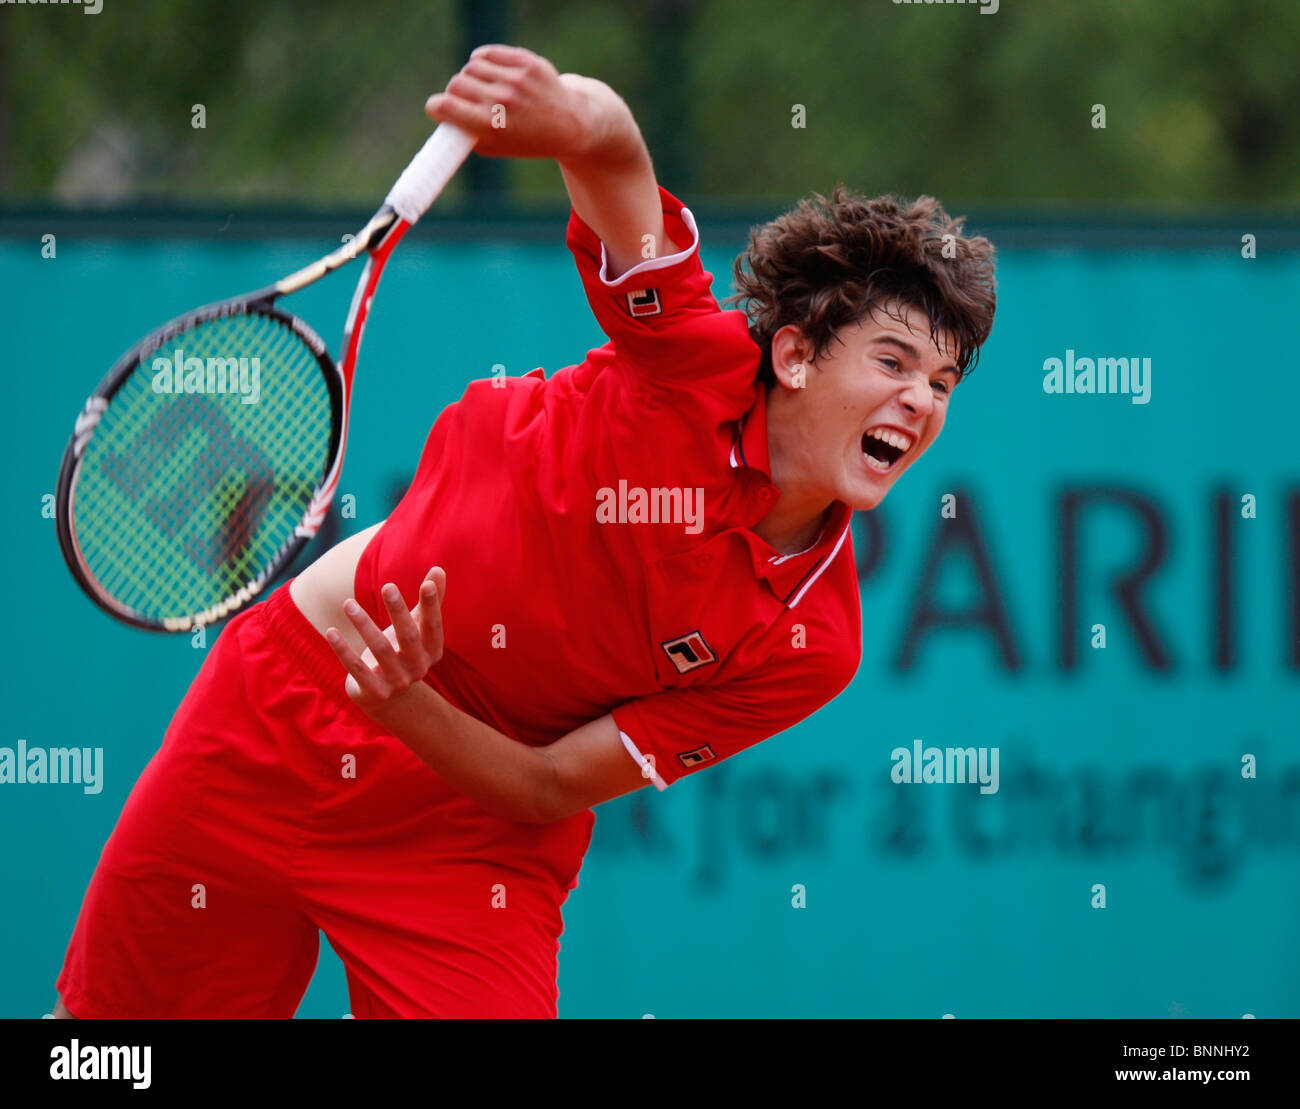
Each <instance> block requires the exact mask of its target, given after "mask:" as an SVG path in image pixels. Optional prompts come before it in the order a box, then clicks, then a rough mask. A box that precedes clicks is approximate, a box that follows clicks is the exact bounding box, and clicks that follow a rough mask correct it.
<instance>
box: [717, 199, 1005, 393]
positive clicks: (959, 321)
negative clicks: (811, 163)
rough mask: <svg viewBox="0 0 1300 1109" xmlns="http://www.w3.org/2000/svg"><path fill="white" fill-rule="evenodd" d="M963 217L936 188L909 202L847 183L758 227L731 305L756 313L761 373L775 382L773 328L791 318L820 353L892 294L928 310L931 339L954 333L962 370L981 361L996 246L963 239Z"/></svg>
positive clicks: (993, 301) (753, 326) (989, 325)
mask: <svg viewBox="0 0 1300 1109" xmlns="http://www.w3.org/2000/svg"><path fill="white" fill-rule="evenodd" d="M964 222H965V220H964V218H963V219H956V220H953V219H950V218H949V217H948V214H947V213H946V212H945V211H944V210H943V208H942V207H941V206H940V204H939V202H938V201H937V200H935V199H934V197H931V196H921V197H917V198H916V199H915V200H914V201H912V202H911V203H910V204H909V203H906V202H903V201H900V200H897V199H896V198H894V197H892V196H880V197H876V198H875V199H874V200H871V199H868V198H866V197H864V196H859V195H858V194H856V193H853V192H850V191H848V190H846V189H845V188H844V187H843V186H842V185H841V186H838V187H836V189H835V191H834V192H833V193H832V194H831V196H830V198H829V199H828V198H826V197H824V196H822V195H820V194H814V195H813V196H812V197H811V198H808V199H805V200H801V201H800V202H799V204H798V205H797V206H796V207H795V208H793V209H791V210H790V211H789V212H786V213H785V214H784V215H782V216H778V217H777V218H776V219H774V220H772V221H771V222H769V223H766V224H764V225H763V226H761V227H756V228H754V229H753V230H751V231H750V234H749V248H748V249H747V250H746V251H745V253H744V254H742V255H740V257H739V258H737V259H736V263H735V275H736V288H737V289H738V292H737V293H736V294H735V295H733V296H731V297H728V298H727V304H729V305H731V304H735V305H739V306H741V307H742V308H743V309H744V311H745V313H746V314H747V315H748V316H749V331H750V334H751V335H752V336H753V338H754V341H755V342H756V343H757V344H758V345H759V347H760V348H761V349H762V352H763V356H762V360H761V361H760V363H759V369H758V380H759V381H761V382H763V383H764V384H765V385H768V386H772V385H775V384H776V375H775V374H774V373H773V372H772V336H773V335H775V334H776V332H777V331H779V330H780V329H781V328H782V327H784V326H786V325H787V324H795V325H797V326H798V327H799V329H800V330H801V331H802V332H803V333H804V335H805V336H807V338H808V339H809V340H811V341H812V343H813V344H814V346H815V350H816V355H817V356H820V355H821V354H824V353H825V352H826V351H827V350H828V349H829V348H830V344H831V342H832V340H834V338H835V332H836V331H837V330H838V329H839V328H841V327H843V326H844V325H845V324H850V323H854V322H856V321H859V320H862V319H864V318H865V317H867V316H868V315H869V314H870V313H871V312H872V311H873V310H874V309H876V308H883V307H884V306H885V305H886V304H887V303H888V302H890V301H894V302H896V303H897V304H899V305H902V306H905V307H914V308H917V309H920V310H921V311H922V312H924V313H925V314H926V316H927V317H928V318H929V321H930V337H931V339H933V340H935V341H937V339H938V334H939V332H941V331H946V332H948V333H949V334H950V335H951V336H952V337H953V338H954V339H955V340H956V342H957V347H958V358H957V368H958V369H959V370H960V371H961V374H962V377H963V378H964V377H965V376H966V375H967V374H968V373H969V372H970V371H971V370H973V369H974V368H975V365H976V363H977V362H978V361H979V348H980V347H981V346H982V345H983V343H984V341H985V340H986V339H987V338H988V336H989V332H990V331H991V330H992V329H993V313H994V310H995V308H996V306H997V292H996V288H997V286H996V284H995V282H994V275H993V269H994V252H993V244H992V243H990V242H989V241H988V240H987V239H984V238H977V237H971V238H965V237H963V235H962V231H963V225H964ZM949 236H951V238H948V237H949ZM945 255H946V256H945Z"/></svg>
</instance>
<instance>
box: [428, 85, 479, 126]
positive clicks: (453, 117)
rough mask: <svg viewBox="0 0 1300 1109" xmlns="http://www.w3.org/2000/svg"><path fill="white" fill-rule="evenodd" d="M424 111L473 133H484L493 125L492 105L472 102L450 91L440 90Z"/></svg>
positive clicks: (436, 119)
mask: <svg viewBox="0 0 1300 1109" xmlns="http://www.w3.org/2000/svg"><path fill="white" fill-rule="evenodd" d="M424 112H425V115H427V116H428V117H429V118H430V119H432V120H435V121H437V122H438V123H454V124H455V125H456V126H457V127H460V128H462V129H463V130H465V131H468V132H469V133H470V134H471V135H482V134H484V133H485V132H487V131H489V130H491V127H492V118H491V114H492V108H491V106H490V105H487V104H472V103H470V102H469V101H468V100H462V99H460V98H459V97H457V96H452V95H451V94H450V93H445V92H439V93H435V94H434V95H433V96H431V97H429V99H428V101H427V102H426V103H425V105H424Z"/></svg>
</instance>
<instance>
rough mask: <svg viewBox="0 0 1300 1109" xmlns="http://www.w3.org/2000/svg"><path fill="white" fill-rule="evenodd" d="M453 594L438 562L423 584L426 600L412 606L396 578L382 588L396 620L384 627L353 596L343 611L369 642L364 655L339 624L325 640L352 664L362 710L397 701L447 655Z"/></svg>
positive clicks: (353, 691) (354, 695) (351, 692)
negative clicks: (445, 628)
mask: <svg viewBox="0 0 1300 1109" xmlns="http://www.w3.org/2000/svg"><path fill="white" fill-rule="evenodd" d="M446 592H447V574H446V572H445V571H444V570H443V569H442V567H441V566H435V567H433V569H431V570H430V571H429V573H428V574H427V575H425V578H424V581H423V582H421V583H420V598H419V600H418V601H417V603H416V605H415V607H414V608H413V609H409V610H408V609H407V607H406V602H405V601H404V600H403V599H402V594H401V591H400V590H399V589H398V588H397V586H396V585H393V584H392V583H391V582H390V583H389V584H387V585H385V586H384V588H383V589H382V590H380V596H381V597H382V598H383V602H384V607H385V608H386V609H387V610H388V616H389V618H390V619H391V621H392V624H391V625H390V626H389V627H388V628H386V629H385V630H384V631H380V630H379V628H378V627H377V626H376V624H375V622H374V621H373V620H372V619H370V617H369V615H367V613H366V611H365V609H363V608H362V607H361V606H360V605H359V604H357V602H356V601H355V600H353V599H352V598H349V599H348V600H347V601H346V602H345V603H344V605H343V611H344V613H345V614H346V615H347V618H348V619H349V620H351V621H352V626H353V627H355V628H356V629H357V631H358V632H359V633H360V635H361V638H362V639H363V640H364V641H365V643H366V645H367V646H366V650H365V652H364V653H363V654H360V655H358V654H357V653H356V651H354V650H353V649H352V647H351V646H350V645H349V644H348V642H347V640H346V639H344V638H343V635H342V634H341V633H340V632H339V630H338V629H337V628H328V629H326V631H325V639H326V640H327V641H328V642H329V645H330V646H331V647H332V648H333V649H334V653H335V654H336V655H337V656H338V659H339V661H340V662H341V663H343V665H344V666H345V667H346V668H347V671H348V679H347V683H346V685H345V688H346V690H347V694H348V696H349V697H350V698H351V699H352V700H353V701H354V702H355V703H356V704H357V706H358V707H360V708H361V709H362V711H364V712H366V713H373V712H374V711H375V710H378V709H382V708H384V707H385V706H386V705H388V704H391V703H392V701H393V700H394V699H396V698H397V697H399V696H400V695H401V694H403V693H404V692H406V690H408V689H409V688H410V687H411V686H412V685H414V684H415V683H416V682H418V681H421V680H422V679H423V678H424V676H425V674H427V673H428V672H429V670H430V669H431V668H432V667H434V666H436V665H437V663H438V661H439V659H441V658H442V598H443V597H444V596H445V595H446Z"/></svg>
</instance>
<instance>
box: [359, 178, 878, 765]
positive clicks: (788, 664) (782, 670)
mask: <svg viewBox="0 0 1300 1109" xmlns="http://www.w3.org/2000/svg"><path fill="white" fill-rule="evenodd" d="M660 191H661V194H662V199H663V204H664V222H665V226H666V229H667V231H668V234H669V236H670V237H671V238H672V239H673V240H674V243H675V244H676V247H677V252H676V253H673V254H671V255H667V256H664V257H661V258H655V259H650V260H647V261H644V262H642V263H640V264H639V265H637V266H636V267H634V268H633V269H632V270H629V271H628V272H627V273H625V274H623V275H622V276H621V277H620V278H618V279H617V280H615V281H608V280H606V278H605V262H604V248H603V247H602V246H601V244H600V242H599V240H598V239H597V237H596V236H595V234H594V233H593V232H592V231H591V229H590V228H588V227H587V226H586V225H585V224H584V223H583V222H582V221H581V220H580V219H578V217H577V215H576V214H575V215H573V216H572V217H571V218H570V221H569V229H568V245H569V248H570V250H571V251H572V252H573V255H574V258H575V260H576V261H577V265H578V272H579V274H580V276H581V278H582V282H583V286H584V288H585V289H586V292H587V298H588V301H589V302H590V304H591V308H592V311H593V312H594V313H595V316H596V319H597V321H598V322H599V323H600V325H601V328H602V330H603V331H604V332H605V334H606V336H608V338H609V340H610V341H609V342H608V343H607V344H606V345H605V346H603V347H600V348H599V349H597V350H593V351H591V352H589V353H588V355H587V357H586V359H585V360H584V361H583V362H582V363H580V364H579V365H576V366H569V367H567V368H565V369H563V370H560V371H559V372H558V373H556V374H555V375H554V376H552V377H551V378H549V379H545V378H544V377H543V374H542V371H541V370H534V371H533V372H532V373H530V374H528V375H527V376H525V377H522V378H498V379H496V380H495V381H492V380H485V381H475V382H472V383H471V384H470V386H469V387H468V388H467V389H466V391H465V395H464V396H463V397H462V399H461V400H459V401H457V402H456V403H455V404H452V405H450V406H448V408H447V409H446V410H445V411H444V412H443V413H442V414H441V415H440V416H439V417H438V420H437V422H436V423H435V424H434V426H433V429H432V431H431V432H430V433H429V438H428V441H427V442H426V444H425V448H424V452H423V454H422V456H421V459H420V464H419V468H418V470H417V472H416V475H415V479H414V481H413V482H412V484H411V487H410V489H409V490H408V491H407V493H406V495H405V497H403V499H402V501H401V503H400V504H398V506H397V508H396V509H395V510H394V511H393V513H392V515H391V516H389V518H388V520H387V522H386V523H385V524H384V526H383V527H382V528H380V530H379V531H378V532H377V533H376V534H375V537H374V538H373V539H372V540H371V541H370V543H369V545H368V546H367V548H366V551H365V553H364V554H363V555H362V558H361V561H360V563H359V564H358V567H357V576H356V597H357V601H358V603H360V604H361V605H362V607H363V608H365V610H366V611H367V612H368V613H369V614H370V615H371V616H372V617H373V618H374V619H375V621H376V622H377V623H378V624H379V625H380V626H381V627H384V626H386V625H387V624H388V618H387V613H386V611H385V609H384V606H383V603H382V602H381V601H380V599H379V589H380V588H381V587H382V585H383V584H384V583H386V582H389V581H392V582H395V583H396V584H397V585H398V587H399V588H400V589H401V590H402V594H403V596H404V597H405V598H406V599H407V601H408V603H413V602H414V600H415V598H416V595H417V592H418V588H419V583H420V581H421V580H422V579H423V577H424V575H425V574H426V573H427V572H428V570H429V567H431V566H434V565H440V566H442V567H444V568H445V569H446V571H447V597H446V602H445V604H444V609H443V621H444V630H445V634H446V646H445V651H444V655H443V659H442V661H441V662H440V663H439V664H438V666H437V667H435V668H434V669H433V670H432V671H431V672H430V674H429V675H428V677H427V678H426V681H428V682H429V683H430V684H431V685H432V686H433V687H434V688H435V689H437V690H438V691H439V692H441V693H442V694H443V695H444V696H445V697H447V698H448V699H449V700H450V701H451V702H452V703H453V704H455V705H457V706H458V707H460V708H461V709H463V710H464V711H466V712H469V713H470V714H471V715H473V716H476V717H478V718H479V719H481V720H483V721H485V722H486V723H488V724H491V725H492V726H493V727H495V728H497V729H499V730H500V731H502V732H505V733H506V734H507V735H510V736H513V737H514V738H516V739H518V740H520V741H521V742H524V743H529V744H533V745H544V744H547V743H551V742H553V741H554V740H556V739H558V738H559V737H560V736H562V735H564V734H565V733H567V732H569V731H572V730H573V729H574V728H576V727H578V726H579V725H581V724H584V723H586V722H587V721H590V720H593V719H595V718H597V717H599V716H603V715H605V714H606V713H609V712H612V713H613V716H614V719H615V721H616V722H617V724H618V727H619V729H620V731H621V732H622V734H623V742H624V745H625V746H626V747H627V749H628V752H629V754H630V756H631V757H633V758H635V759H636V760H637V761H638V762H639V763H641V765H642V767H643V770H644V771H645V772H646V774H647V777H651V778H652V779H653V780H654V782H655V784H656V785H657V786H658V787H659V788H661V789H663V788H665V787H666V786H667V784H669V783H671V782H673V781H674V780H675V779H677V778H679V777H681V776H682V775H684V774H687V773H690V772H691V771H693V770H695V769H697V768H699V767H702V766H708V765H711V764H713V763H715V762H718V761H720V760H722V759H724V758H727V757H728V756H729V755H733V754H735V753H736V752H737V751H740V750H743V749H744V748H746V747H749V746H751V745H752V744H755V743H757V742H759V741H760V740H763V739H766V738H768V737H769V736H772V735H775V734H776V733H778V732H780V731H783V730H784V729H786V728H789V727H790V726H792V725H793V724H795V723H797V722H798V721H800V720H802V719H804V717H806V716H808V715H810V714H811V713H813V712H815V711H816V710H817V709H818V708H820V707H821V706H822V705H823V704H825V703H826V702H827V701H829V700H831V699H832V698H833V697H835V696H836V695H837V694H838V693H839V692H840V691H841V690H842V689H844V687H845V686H846V685H847V684H848V683H849V681H850V680H851V679H852V677H853V675H854V673H855V672H856V671H857V667H858V663H859V660H860V658H861V654H862V631H861V613H860V609H859V599H858V583H857V575H856V571H855V567H854V559H853V548H852V540H851V538H850V535H849V524H850V518H851V515H852V513H851V511H850V509H849V508H848V506H846V505H844V504H842V503H839V502H837V503H836V504H835V505H834V506H833V508H832V511H831V514H830V517H829V519H828V522H827V524H826V526H825V528H824V530H823V531H822V534H821V537H820V538H819V539H818V540H817V542H816V543H814V544H813V546H812V547H810V548H809V549H808V550H806V551H802V552H800V553H798V554H788V555H782V554H780V553H779V552H778V551H776V550H775V549H774V548H773V547H771V546H770V545H769V544H768V543H767V542H765V541H764V540H763V539H761V538H759V537H758V536H757V535H756V534H755V533H754V532H753V531H751V530H750V528H752V527H753V526H754V525H755V524H757V523H758V521H759V520H761V519H762V518H763V517H764V516H765V515H766V514H767V512H768V511H769V510H770V509H771V507H772V505H773V504H774V503H775V501H776V499H777V497H779V496H780V491H779V490H778V489H777V488H776V487H775V486H774V485H773V484H772V480H771V476H770V474H769V472H768V467H769V463H768V454H767V424H766V410H765V405H764V392H763V390H762V388H759V387H756V385H755V382H754V375H755V372H756V370H757V366H758V358H759V351H758V348H757V346H756V345H755V344H754V342H753V340H752V339H751V338H750V337H749V330H748V326H747V322H746V318H745V316H744V314H743V313H741V312H736V311H723V310H721V309H720V308H719V306H718V303H717V301H715V300H714V298H713V295H712V292H711V287H712V282H713V279H712V275H710V274H708V273H706V272H705V271H704V269H703V268H702V266H701V264H700V258H699V234H698V231H697V229H696V225H695V220H694V218H693V217H692V215H691V213H690V212H689V211H688V210H687V209H685V208H684V207H682V205H681V203H680V202H679V201H677V200H676V199H675V198H674V197H672V196H671V195H670V194H669V193H668V192H666V191H664V190H660Z"/></svg>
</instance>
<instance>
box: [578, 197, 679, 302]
mask: <svg viewBox="0 0 1300 1109" xmlns="http://www.w3.org/2000/svg"><path fill="white" fill-rule="evenodd" d="M682 222H683V223H684V224H686V226H687V228H688V229H689V230H690V233H691V236H692V238H691V245H690V246H688V247H687V248H686V249H685V250H679V251H678V252H677V253H676V254H665V255H664V256H663V257H662V258H647V259H646V260H645V261H644V262H638V263H637V264H636V265H635V266H633V267H632V268H631V269H630V270H628V271H627V272H626V273H623V274H620V275H619V276H618V277H616V278H615V279H614V280H613V281H610V280H608V279H607V278H606V277H605V265H606V258H605V244H604V243H601V244H600V283H601V284H602V285H604V286H605V288H607V289H617V288H618V287H619V286H620V285H622V284H624V282H626V281H627V280H628V279H629V278H635V277H637V276H638V275H640V274H645V273H649V272H651V271H652V270H662V269H666V268H667V267H668V266H675V265H676V264H677V263H678V262H680V261H681V260H682V259H683V258H688V257H690V256H691V255H692V254H693V253H695V251H696V250H697V249H699V245H700V229H699V228H698V227H696V226H695V217H694V216H693V215H691V210H690V209H689V208H683V209H682Z"/></svg>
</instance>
